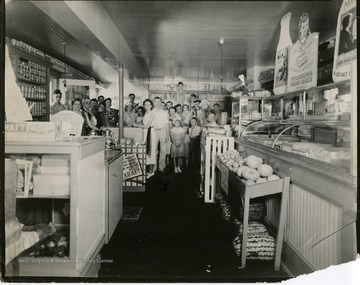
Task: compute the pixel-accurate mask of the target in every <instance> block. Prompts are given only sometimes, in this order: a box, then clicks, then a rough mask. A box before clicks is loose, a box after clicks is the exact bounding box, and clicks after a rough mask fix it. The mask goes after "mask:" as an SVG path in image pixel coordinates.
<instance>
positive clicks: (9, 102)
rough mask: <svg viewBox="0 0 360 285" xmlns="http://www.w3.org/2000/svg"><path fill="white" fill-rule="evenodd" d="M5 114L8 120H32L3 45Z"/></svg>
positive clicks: (7, 52)
mask: <svg viewBox="0 0 360 285" xmlns="http://www.w3.org/2000/svg"><path fill="white" fill-rule="evenodd" d="M4 83H5V90H4V91H5V114H6V121H8V122H17V123H19V122H23V121H32V116H31V113H30V110H29V107H28V105H27V103H26V100H25V98H24V97H23V95H22V93H21V90H20V87H19V86H18V85H17V83H16V77H15V72H14V67H13V66H12V64H11V60H10V54H9V49H8V47H7V45H5V81H4ZM32 106H34V105H32Z"/></svg>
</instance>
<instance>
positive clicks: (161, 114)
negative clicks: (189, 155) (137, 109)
mask: <svg viewBox="0 0 360 285" xmlns="http://www.w3.org/2000/svg"><path fill="white" fill-rule="evenodd" d="M151 112H152V113H153V114H154V120H153V122H152V126H153V127H154V128H155V129H157V130H159V129H164V128H167V126H168V121H169V114H168V112H167V111H165V110H163V109H158V108H154V109H153V110H152V111H151Z"/></svg>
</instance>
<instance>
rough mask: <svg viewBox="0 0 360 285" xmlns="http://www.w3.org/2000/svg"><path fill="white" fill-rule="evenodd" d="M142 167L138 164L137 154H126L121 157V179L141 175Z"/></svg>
mask: <svg viewBox="0 0 360 285" xmlns="http://www.w3.org/2000/svg"><path fill="white" fill-rule="evenodd" d="M142 174H143V173H142V168H141V166H140V162H139V158H138V156H137V154H135V153H131V154H126V155H124V157H123V179H124V180H127V179H131V178H134V177H138V176H141V175H142Z"/></svg>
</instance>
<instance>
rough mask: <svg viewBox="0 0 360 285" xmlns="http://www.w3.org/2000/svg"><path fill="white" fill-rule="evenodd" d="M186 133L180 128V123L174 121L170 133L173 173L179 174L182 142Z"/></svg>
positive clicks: (182, 155) (182, 150)
mask: <svg viewBox="0 0 360 285" xmlns="http://www.w3.org/2000/svg"><path fill="white" fill-rule="evenodd" d="M185 135H186V132H185V130H184V129H183V128H182V127H181V121H180V120H179V119H176V120H175V121H174V127H173V128H172V129H171V131H170V139H171V142H172V144H171V157H172V158H173V161H174V168H175V173H181V172H182V171H181V166H182V159H183V157H184V140H185Z"/></svg>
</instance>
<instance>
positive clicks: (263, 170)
mask: <svg viewBox="0 0 360 285" xmlns="http://www.w3.org/2000/svg"><path fill="white" fill-rule="evenodd" d="M257 170H258V171H259V173H260V176H261V177H267V176H269V175H271V174H273V168H272V167H271V166H270V165H268V164H261V165H260V166H259V167H258V169H257Z"/></svg>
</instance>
